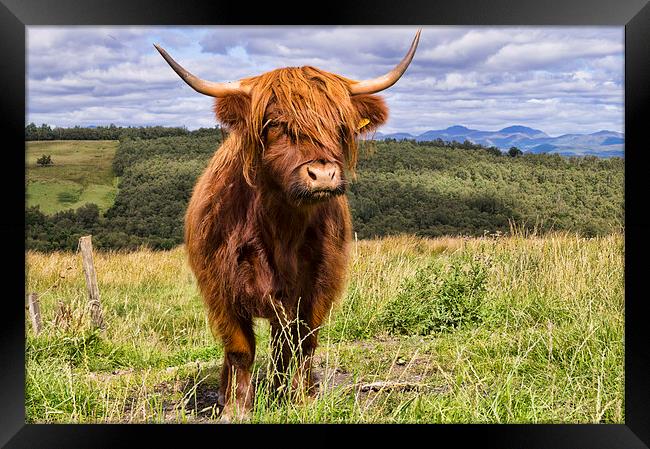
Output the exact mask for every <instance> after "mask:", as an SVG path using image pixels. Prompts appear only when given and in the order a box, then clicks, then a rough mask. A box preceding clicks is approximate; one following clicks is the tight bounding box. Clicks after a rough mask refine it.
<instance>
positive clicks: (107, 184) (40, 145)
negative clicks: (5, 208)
mask: <svg viewBox="0 0 650 449" xmlns="http://www.w3.org/2000/svg"><path fill="white" fill-rule="evenodd" d="M25 146H26V160H25V163H26V168H27V205H28V206H38V207H39V208H40V210H41V211H42V212H44V213H46V214H53V213H55V212H60V211H63V210H67V209H77V208H79V207H81V206H83V205H84V204H86V203H94V204H96V205H97V206H99V209H100V210H101V211H102V212H105V211H106V210H108V208H109V207H111V206H112V205H113V202H114V201H115V195H116V194H117V183H118V180H117V178H116V177H115V175H114V174H113V168H112V164H113V158H114V157H115V152H116V150H117V146H118V141H117V140H94V141H83V140H57V141H31V142H26V145H25ZM44 154H46V155H48V154H49V155H51V156H52V161H53V162H54V164H53V165H52V166H46V167H41V166H39V165H38V164H36V160H37V159H38V158H39V157H41V156H42V155H44Z"/></svg>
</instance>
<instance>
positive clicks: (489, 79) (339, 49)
mask: <svg viewBox="0 0 650 449" xmlns="http://www.w3.org/2000/svg"><path fill="white" fill-rule="evenodd" d="M416 29H417V27H412V26H408V27H402V26H399V27H398V26H360V27H347V26H346V27H321V26H318V27H316V26H309V27H279V26H278V27H271V26H269V27H260V26H238V27H235V26H221V27H216V26H210V27H166V26H146V27H97V26H93V27H86V26H68V27H44V26H29V27H27V71H26V76H27V78H28V79H27V89H28V93H27V117H26V122H35V123H37V124H39V125H40V124H41V123H47V124H49V125H51V126H75V125H81V126H88V125H108V124H110V123H114V124H116V125H122V126H138V125H164V126H186V127H187V128H189V129H195V128H198V127H212V126H214V125H215V124H216V122H215V118H214V114H213V112H212V108H213V101H212V99H211V98H209V97H206V96H204V95H201V94H198V93H196V92H195V91H194V90H192V89H191V88H190V87H188V86H187V85H186V84H185V83H184V82H183V81H181V79H180V78H179V77H178V76H177V75H176V74H175V73H174V72H173V71H172V70H171V68H169V66H168V65H167V64H166V63H165V61H164V60H163V59H162V58H161V57H160V55H159V54H158V52H157V51H156V50H155V49H154V47H153V45H152V44H153V43H159V44H161V45H162V46H163V47H164V48H165V49H167V51H169V53H170V54H171V55H172V56H173V57H174V58H175V59H176V60H177V61H179V62H180V63H181V64H182V65H183V66H184V67H185V68H187V69H188V70H190V71H191V72H193V73H194V74H195V75H197V76H199V77H201V78H205V79H209V80H212V81H231V80H236V79H239V78H242V77H246V76H253V75H256V74H259V73H262V72H265V71H268V70H272V69H275V68H278V67H285V66H301V65H313V66H316V67H319V68H321V69H324V70H327V71H330V72H335V73H339V74H341V75H343V76H346V77H349V78H353V79H364V78H372V77H376V76H379V75H382V74H383V73H385V72H387V71H388V70H390V69H391V68H392V67H393V66H394V65H395V64H396V63H397V62H399V61H400V59H401V58H402V56H403V55H404V54H405V52H406V50H407V49H408V47H409V45H410V43H411V40H412V39H413V36H414V34H415V31H416ZM623 55H624V28H623V27H486V26H482V27H476V26H474V27H459V26H425V27H423V31H422V37H421V39H420V45H419V46H418V50H417V52H416V54H415V58H414V60H413V62H412V63H411V66H410V67H409V69H408V70H407V71H406V73H405V74H404V76H403V77H402V79H400V81H398V83H397V84H395V85H394V86H393V87H391V88H390V89H388V90H386V91H384V92H382V93H381V95H383V96H384V98H385V99H386V102H387V104H388V106H389V108H390V118H389V121H388V122H387V123H386V125H384V126H383V127H382V129H380V131H382V132H384V133H391V132H410V133H413V134H419V133H422V132H424V131H427V130H430V129H441V128H446V127H448V126H451V125H464V126H468V127H470V128H477V129H483V130H490V131H492V130H498V129H501V128H503V127H506V126H510V125H525V126H530V127H532V128H537V129H541V130H543V131H545V132H546V133H548V134H549V135H553V136H555V135H560V134H564V133H574V132H576V133H591V132H595V131H598V130H602V129H607V130H612V131H617V132H623V131H624V122H623V117H624V101H623V100H624V88H623V86H624V85H623V82H624V79H623V78H624V57H623Z"/></svg>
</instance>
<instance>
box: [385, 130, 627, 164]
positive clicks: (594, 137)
mask: <svg viewBox="0 0 650 449" xmlns="http://www.w3.org/2000/svg"><path fill="white" fill-rule="evenodd" d="M374 138H375V139H377V140H384V139H395V140H404V139H406V140H411V139H412V140H415V141H417V142H423V141H435V140H436V139H441V140H443V141H454V140H455V141H457V142H463V141H465V140H468V141H470V142H472V143H475V144H481V145H485V146H495V147H497V148H499V149H500V150H503V151H507V150H508V149H509V148H510V147H513V146H516V147H518V148H519V149H520V150H523V151H524V152H531V153H557V154H561V155H565V156H587V155H590V156H598V157H623V156H624V148H625V139H624V135H623V134H621V133H617V132H615V131H607V130H603V131H598V132H595V133H592V134H564V135H561V136H557V137H551V136H549V135H548V134H546V133H545V132H544V131H541V130H539V129H533V128H529V127H527V126H508V127H506V128H503V129H500V130H498V131H481V130H478V129H470V128H466V127H465V126H459V125H455V126H450V127H449V128H446V129H440V130H431V131H426V132H424V133H422V134H419V135H412V134H408V133H394V134H382V133H376V135H375V137H374Z"/></svg>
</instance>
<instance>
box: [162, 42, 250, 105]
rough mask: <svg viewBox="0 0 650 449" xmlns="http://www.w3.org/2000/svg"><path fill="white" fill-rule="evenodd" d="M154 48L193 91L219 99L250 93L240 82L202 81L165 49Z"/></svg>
mask: <svg viewBox="0 0 650 449" xmlns="http://www.w3.org/2000/svg"><path fill="white" fill-rule="evenodd" d="M153 46H154V47H156V50H158V52H159V53H160V54H161V55H162V57H163V58H165V61H167V64H169V65H170V66H171V68H172V69H174V72H176V73H177V74H178V76H180V77H181V78H182V79H183V81H185V82H186V83H187V84H188V85H189V86H190V87H191V88H192V89H194V90H195V91H197V92H199V93H202V94H204V95H209V96H211V97H217V98H218V97H225V96H226V95H232V94H236V93H250V91H249V89H247V88H245V87H244V86H242V85H241V83H240V82H239V81H233V82H231V83H213V82H212V81H205V80H202V79H201V78H198V77H196V76H194V75H192V74H191V73H190V72H188V71H187V70H185V69H184V68H183V67H182V66H181V65H180V64H179V63H178V62H176V61H174V59H173V58H172V57H171V56H169V54H168V53H167V52H166V51H165V49H164V48H162V47H160V46H158V45H156V44H153Z"/></svg>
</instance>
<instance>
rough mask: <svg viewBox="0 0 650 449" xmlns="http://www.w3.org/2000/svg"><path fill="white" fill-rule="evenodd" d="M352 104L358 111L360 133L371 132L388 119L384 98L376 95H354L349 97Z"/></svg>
mask: <svg viewBox="0 0 650 449" xmlns="http://www.w3.org/2000/svg"><path fill="white" fill-rule="evenodd" d="M350 100H352V104H353V105H354V107H355V108H356V110H357V112H358V113H359V117H360V121H359V124H358V131H359V132H360V133H366V132H372V131H374V130H376V129H377V128H378V127H379V126H381V125H383V124H384V123H386V120H388V107H387V106H386V103H385V102H384V99H383V98H382V97H380V96H378V95H354V96H353V97H350Z"/></svg>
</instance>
